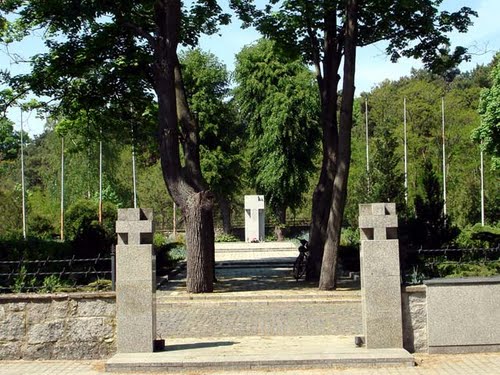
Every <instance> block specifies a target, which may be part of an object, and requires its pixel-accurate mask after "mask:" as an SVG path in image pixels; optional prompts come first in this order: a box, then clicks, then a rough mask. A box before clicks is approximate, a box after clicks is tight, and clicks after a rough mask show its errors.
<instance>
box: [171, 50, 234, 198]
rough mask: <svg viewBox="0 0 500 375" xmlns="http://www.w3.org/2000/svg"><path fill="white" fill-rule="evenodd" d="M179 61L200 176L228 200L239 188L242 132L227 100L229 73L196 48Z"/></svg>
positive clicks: (182, 54) (216, 60)
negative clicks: (194, 121)
mask: <svg viewBox="0 0 500 375" xmlns="http://www.w3.org/2000/svg"><path fill="white" fill-rule="evenodd" d="M179 60H180V63H181V66H182V72H183V80H184V85H185V88H186V94H187V97H188V103H189V106H190V109H191V110H192V111H193V113H194V114H195V117H196V119H197V122H198V124H199V127H200V129H199V131H200V157H201V169H202V172H203V176H204V178H205V180H206V181H207V183H208V184H209V186H210V189H211V190H212V191H213V192H214V193H216V195H217V196H218V197H220V196H223V197H225V198H226V199H228V200H229V201H232V200H233V198H234V196H235V195H236V194H237V193H238V191H239V190H240V189H241V170H242V163H243V154H242V152H241V150H242V148H243V134H244V129H243V126H242V123H241V122H239V121H237V118H236V108H235V106H234V103H233V102H232V101H230V100H229V85H230V74H229V72H228V71H227V69H226V66H225V65H223V64H222V63H221V62H220V61H219V60H218V59H217V57H216V56H215V55H213V54H211V53H208V52H203V51H201V50H199V49H193V50H189V51H185V52H183V53H181V55H180V56H179ZM228 181H231V183H228Z"/></svg>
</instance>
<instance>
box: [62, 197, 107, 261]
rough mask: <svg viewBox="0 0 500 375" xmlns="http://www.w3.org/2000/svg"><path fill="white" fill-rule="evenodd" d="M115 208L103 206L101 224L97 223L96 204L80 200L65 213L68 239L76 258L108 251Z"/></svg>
mask: <svg viewBox="0 0 500 375" xmlns="http://www.w3.org/2000/svg"><path fill="white" fill-rule="evenodd" d="M116 215H117V211H116V207H115V206H113V205H112V204H110V203H107V202H106V204H104V205H103V223H102V225H100V224H99V223H98V221H97V220H98V204H97V203H96V202H94V201H89V200H80V201H77V202H75V203H74V204H73V205H71V206H70V207H69V208H68V210H67V213H66V219H65V220H66V222H67V223H68V226H67V233H68V239H69V240H70V241H72V244H73V251H74V253H75V254H76V255H77V256H81V257H93V256H96V255H97V254H99V253H101V254H103V253H106V252H108V251H109V249H110V246H111V244H113V243H114V242H115V239H114V225H115V224H114V223H115V221H116V217H117V216H116Z"/></svg>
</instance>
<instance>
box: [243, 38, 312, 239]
mask: <svg viewBox="0 0 500 375" xmlns="http://www.w3.org/2000/svg"><path fill="white" fill-rule="evenodd" d="M235 80H236V82H237V83H238V87H237V88H236V89H235V99H236V102H237V103H238V107H239V109H240V111H241V115H242V118H243V121H244V122H245V123H246V124H247V126H248V132H249V138H250V139H249V150H250V156H249V161H250V171H249V180H250V181H251V183H252V185H253V187H254V188H255V190H256V191H257V192H258V193H259V194H264V196H265V198H266V201H267V203H268V205H269V207H270V208H271V210H272V212H273V214H274V216H275V218H276V220H277V223H278V224H277V226H276V229H275V232H276V235H277V237H278V240H283V238H284V235H283V232H282V229H283V228H284V226H285V224H286V210H287V208H292V209H295V208H296V207H297V206H298V205H299V204H300V203H301V200H302V193H303V192H304V190H305V189H307V187H308V183H309V179H308V177H309V175H310V173H311V171H312V170H313V168H314V165H313V158H314V156H315V152H314V150H315V149H316V145H317V142H318V138H319V137H318V135H319V134H318V124H317V116H318V110H319V103H318V95H317V91H316V89H315V87H314V85H315V82H314V77H313V76H312V74H311V72H310V71H309V70H308V69H307V67H306V66H305V65H304V64H303V63H302V62H301V60H298V59H290V57H289V56H287V55H285V54H284V53H283V51H280V50H278V49H276V48H275V43H274V42H272V41H270V40H267V39H261V40H260V41H259V42H258V43H257V44H255V45H251V46H247V47H244V48H243V50H242V51H241V52H240V53H239V54H238V55H237V56H236V69H235Z"/></svg>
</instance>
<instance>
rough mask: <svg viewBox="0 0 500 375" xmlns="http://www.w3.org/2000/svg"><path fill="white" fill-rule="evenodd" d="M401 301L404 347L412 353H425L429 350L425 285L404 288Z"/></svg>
mask: <svg viewBox="0 0 500 375" xmlns="http://www.w3.org/2000/svg"><path fill="white" fill-rule="evenodd" d="M401 302H402V305H403V306H402V307H403V308H402V312H403V347H404V348H405V349H406V350H408V351H409V352H410V353H415V352H416V353H425V352H427V351H428V350H429V344H428V338H427V299H426V287H425V285H416V286H407V287H405V288H403V290H402V295H401Z"/></svg>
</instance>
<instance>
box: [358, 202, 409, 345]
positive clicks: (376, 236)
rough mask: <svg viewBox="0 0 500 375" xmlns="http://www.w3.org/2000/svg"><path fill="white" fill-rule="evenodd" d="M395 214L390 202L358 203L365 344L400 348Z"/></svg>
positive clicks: (400, 322)
mask: <svg viewBox="0 0 500 375" xmlns="http://www.w3.org/2000/svg"><path fill="white" fill-rule="evenodd" d="M397 226H398V217H397V215H396V205H395V204H394V203H373V204H361V205H360V206H359V228H360V232H361V248H360V262H361V298H362V299H361V302H362V311H363V331H364V341H365V344H366V347H367V348H369V349H377V348H402V347H403V323H402V314H401V277H400V266H399V244H398V239H397Z"/></svg>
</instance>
